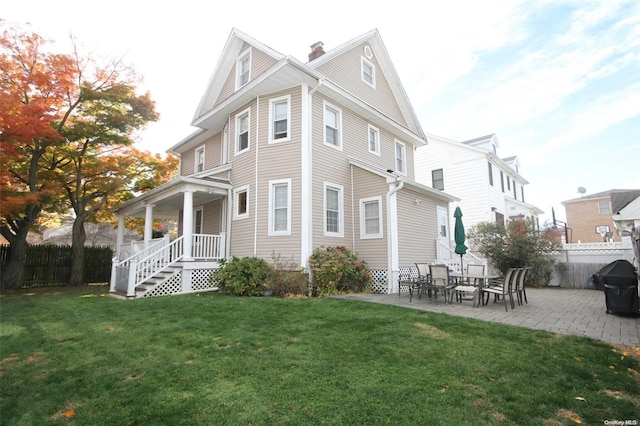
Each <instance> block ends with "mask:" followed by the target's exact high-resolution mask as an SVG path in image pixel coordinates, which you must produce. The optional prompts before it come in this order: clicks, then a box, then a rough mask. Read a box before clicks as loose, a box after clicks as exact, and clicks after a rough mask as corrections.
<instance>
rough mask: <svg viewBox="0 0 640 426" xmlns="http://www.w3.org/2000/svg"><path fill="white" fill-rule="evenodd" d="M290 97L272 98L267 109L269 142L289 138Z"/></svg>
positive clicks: (282, 140)
mask: <svg viewBox="0 0 640 426" xmlns="http://www.w3.org/2000/svg"><path fill="white" fill-rule="evenodd" d="M290 104H291V97H290V96H285V97H282V98H276V99H272V100H271V101H270V109H269V116H270V119H269V142H284V141H288V140H290V139H291V133H290V122H291V120H290V119H289V117H290V115H291V106H290Z"/></svg>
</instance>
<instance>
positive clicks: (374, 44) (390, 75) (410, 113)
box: [307, 29, 426, 140]
mask: <svg viewBox="0 0 640 426" xmlns="http://www.w3.org/2000/svg"><path fill="white" fill-rule="evenodd" d="M365 42H366V43H368V44H369V46H370V47H371V49H372V50H373V54H374V56H375V57H376V59H377V61H378V63H379V64H380V67H381V68H382V72H383V74H384V75H385V77H386V78H387V80H388V81H389V85H390V87H391V91H392V93H393V96H394V100H395V102H396V103H397V104H398V107H399V108H400V111H401V112H402V116H403V117H404V119H405V121H406V122H407V123H408V126H409V129H411V131H413V132H414V133H416V134H417V135H418V136H420V137H421V138H423V139H425V140H426V136H425V133H424V131H423V130H422V127H421V126H420V121H419V120H418V118H417V116H416V114H415V111H414V109H413V106H412V105H411V102H410V101H409V97H408V96H407V93H406V92H405V90H404V87H403V86H402V82H401V81H400V77H399V76H398V73H397V72H396V69H395V67H394V65H393V62H392V61H391V57H390V56H389V52H388V51H387V48H386V47H385V45H384V43H383V41H382V37H381V36H380V32H379V31H378V30H377V29H373V30H371V31H369V32H367V33H364V34H362V35H360V36H358V37H355V38H353V39H351V40H349V41H347V42H346V43H343V44H341V45H340V46H338V47H336V48H333V49H331V50H330V51H328V52H326V53H325V54H323V55H322V56H319V57H317V58H315V59H314V60H312V61H311V62H309V63H308V64H307V65H308V66H309V67H311V68H314V69H316V68H318V67H319V66H320V65H322V64H324V63H326V62H329V61H331V60H332V59H334V58H336V57H338V56H340V55H342V54H343V53H345V52H347V51H349V50H351V49H352V48H354V47H356V46H358V45H360V44H362V43H365Z"/></svg>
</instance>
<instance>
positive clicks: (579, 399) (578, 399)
mask: <svg viewBox="0 0 640 426" xmlns="http://www.w3.org/2000/svg"><path fill="white" fill-rule="evenodd" d="M573 399H575V400H577V401H583V402H587V400H586V399H584V398H583V397H581V396H576V397H575V398H573Z"/></svg>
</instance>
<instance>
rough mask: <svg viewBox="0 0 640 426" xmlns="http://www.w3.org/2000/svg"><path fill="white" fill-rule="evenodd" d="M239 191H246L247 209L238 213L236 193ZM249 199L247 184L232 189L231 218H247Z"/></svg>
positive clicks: (238, 199) (238, 200)
mask: <svg viewBox="0 0 640 426" xmlns="http://www.w3.org/2000/svg"><path fill="white" fill-rule="evenodd" d="M241 192H246V193H247V211H246V213H243V214H238V206H239V202H240V198H239V197H238V194H240V193H241ZM249 200H250V198H249V185H245V186H241V187H239V188H234V189H233V220H242V219H248V218H249Z"/></svg>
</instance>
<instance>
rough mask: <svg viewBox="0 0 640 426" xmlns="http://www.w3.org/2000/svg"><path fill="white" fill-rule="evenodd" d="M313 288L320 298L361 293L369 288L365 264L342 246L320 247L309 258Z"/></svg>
mask: <svg viewBox="0 0 640 426" xmlns="http://www.w3.org/2000/svg"><path fill="white" fill-rule="evenodd" d="M309 268H310V269H311V274H312V277H313V286H314V287H315V289H316V293H317V294H318V295H320V296H327V295H331V294H336V293H341V292H362V291H365V290H367V289H369V288H370V284H371V274H370V273H369V271H367V263H366V262H365V261H363V260H359V259H358V256H357V255H356V254H355V253H353V252H352V251H351V250H349V249H347V248H346V247H343V246H337V247H325V246H321V247H318V248H317V249H316V250H314V252H313V254H312V255H311V256H310V257H309Z"/></svg>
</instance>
